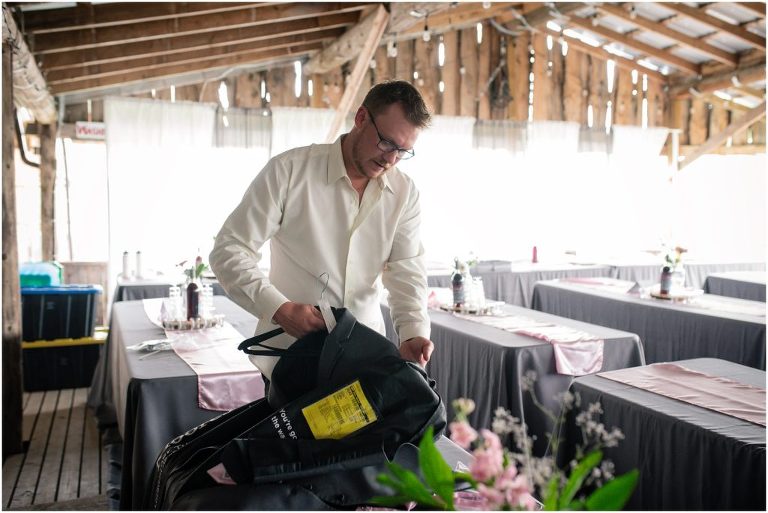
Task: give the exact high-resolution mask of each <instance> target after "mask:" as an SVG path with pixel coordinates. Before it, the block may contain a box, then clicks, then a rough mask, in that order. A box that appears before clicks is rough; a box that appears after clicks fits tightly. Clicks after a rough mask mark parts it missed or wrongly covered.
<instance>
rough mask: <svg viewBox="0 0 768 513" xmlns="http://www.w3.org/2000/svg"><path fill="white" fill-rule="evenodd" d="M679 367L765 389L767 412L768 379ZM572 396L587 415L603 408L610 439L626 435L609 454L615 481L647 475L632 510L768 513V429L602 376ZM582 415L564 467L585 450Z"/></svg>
mask: <svg viewBox="0 0 768 513" xmlns="http://www.w3.org/2000/svg"><path fill="white" fill-rule="evenodd" d="M675 363H676V364H678V365H681V366H683V367H686V368H687V369H691V370H693V371H698V372H701V373H704V374H707V375H709V376H718V377H724V378H727V379H730V380H733V381H736V382H738V383H742V384H746V385H752V386H753V387H757V388H759V389H762V390H763V396H762V397H763V403H762V406H763V411H764V408H765V402H764V401H765V395H764V391H765V372H764V371H760V370H757V369H753V368H750V367H745V366H743V365H739V364H736V363H732V362H728V361H724V360H719V359H712V358H699V359H691V360H684V361H679V362H675ZM685 381H686V380H685V379H681V380H680V382H682V383H685ZM571 391H572V392H578V393H579V394H580V395H581V406H580V409H581V410H586V409H587V408H588V405H589V404H590V403H594V402H597V401H599V402H600V404H601V405H602V409H603V414H602V416H601V418H600V419H599V420H600V422H602V423H603V424H604V425H605V428H606V429H608V430H609V431H610V430H611V429H612V428H613V427H614V426H615V427H618V428H620V429H621V430H622V432H623V433H624V436H625V439H624V440H622V441H620V442H619V445H618V447H614V448H607V449H605V451H604V452H605V457H606V458H607V459H609V460H611V461H613V463H614V465H615V466H616V472H615V474H616V475H620V474H623V473H625V472H627V471H629V470H631V469H638V470H639V472H640V477H639V480H638V484H637V488H636V489H635V492H634V494H633V495H632V497H631V498H630V500H629V502H628V503H627V505H626V506H625V509H626V510H705V511H706V510H758V511H765V506H766V503H765V491H766V486H765V485H766V481H765V479H766V475H765V464H766V462H765V426H762V425H759V424H757V423H753V422H749V421H747V420H742V419H740V418H736V417H732V416H730V415H727V414H725V413H720V412H718V411H716V410H713V409H707V408H704V407H701V406H696V405H694V404H690V403H688V402H684V401H681V400H678V399H673V398H671V397H666V396H664V395H660V394H658V393H655V392H651V391H649V390H645V389H642V388H636V387H634V386H631V385H628V384H624V383H621V382H618V381H614V380H612V379H608V378H606V377H601V375H600V374H599V373H598V374H595V375H590V376H583V377H580V378H577V379H576V380H574V382H573V384H572V386H571ZM580 409H578V408H577V409H574V410H573V411H572V412H571V413H570V415H569V416H568V417H567V420H566V429H565V430H564V435H563V437H562V440H561V441H562V445H561V451H562V453H561V454H560V456H562V458H561V459H560V462H561V463H564V462H567V460H568V459H569V458H570V457H571V455H572V454H573V450H574V447H575V446H576V445H577V444H579V443H581V431H580V429H579V428H577V427H576V426H575V417H576V415H577V414H578V413H579V411H580Z"/></svg>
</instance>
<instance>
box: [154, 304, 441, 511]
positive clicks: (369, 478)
mask: <svg viewBox="0 0 768 513" xmlns="http://www.w3.org/2000/svg"><path fill="white" fill-rule="evenodd" d="M334 315H335V317H336V321H337V324H336V327H335V328H334V329H333V330H332V332H331V333H330V334H329V333H328V332H327V331H325V330H323V331H319V332H316V333H312V334H310V335H308V336H306V337H302V338H300V339H298V340H296V342H294V344H293V345H292V346H290V347H289V348H287V349H281V348H275V347H270V346H269V345H268V344H266V343H265V342H266V341H267V340H268V339H269V338H271V337H273V336H275V335H277V334H279V333H281V332H282V330H281V329H278V330H274V331H272V332H269V333H264V334H262V335H259V336H257V337H253V338H251V339H248V340H246V341H244V342H243V343H241V344H240V349H242V350H244V351H245V352H246V353H249V354H259V355H266V356H280V360H279V361H278V362H277V364H276V365H275V368H274V370H273V372H272V380H271V383H270V390H269V398H268V399H266V398H265V399H260V400H258V401H254V402H253V403H250V404H247V405H244V406H241V407H240V408H237V409H235V410H232V411H230V412H227V413H225V414H223V415H221V416H219V417H216V418H215V419H212V420H210V421H208V422H205V423H203V424H201V425H200V426H198V427H195V428H193V429H192V430H190V431H188V432H187V433H185V434H183V435H181V436H179V437H177V438H176V439H174V440H173V441H171V442H170V443H169V444H168V445H167V446H166V447H165V449H164V450H163V452H162V453H161V454H160V456H159V457H158V459H157V462H156V463H155V467H154V469H153V472H152V483H151V486H150V488H149V491H148V493H147V496H146V497H145V503H144V508H145V509H177V508H183V509H194V508H202V509H212V508H215V505H216V504H220V505H221V507H222V509H239V507H238V504H239V506H242V507H243V508H250V509H282V508H279V507H276V504H279V503H280V500H278V499H276V496H275V495H274V493H273V492H274V491H275V490H281V492H280V494H284V493H285V492H286V490H293V492H292V493H291V494H289V498H286V501H287V502H286V504H285V507H286V508H287V509H324V508H326V507H327V508H329V509H334V508H352V507H355V506H358V505H363V504H366V502H367V501H369V500H370V498H371V497H373V496H375V495H387V494H388V493H389V491H388V490H387V489H383V488H382V487H381V485H379V484H378V483H377V482H376V480H375V477H376V475H377V474H378V473H379V472H382V471H383V470H384V468H385V463H386V462H387V461H392V460H397V461H398V462H401V463H404V465H405V466H406V467H411V468H412V469H414V470H417V468H418V465H417V459H416V457H415V456H414V451H416V449H415V447H413V446H412V445H410V444H418V443H419V441H420V440H421V437H422V436H423V434H424V432H425V431H426V429H427V427H429V426H433V427H434V430H435V437H436V438H437V437H439V436H440V435H441V434H442V432H443V430H444V429H445V424H446V412H445V406H444V404H443V402H442V399H441V398H440V396H439V395H438V394H437V391H436V390H435V383H434V381H433V380H431V379H429V378H428V377H427V375H426V372H425V371H424V369H422V368H421V367H420V366H419V365H417V364H415V363H413V362H409V361H406V360H403V359H402V358H401V357H400V354H399V351H398V349H397V348H396V347H395V345H394V344H392V342H390V341H389V340H388V339H387V338H386V337H384V336H382V335H381V334H379V333H377V332H376V331H374V330H372V329H370V328H368V327H367V326H365V325H364V324H361V323H359V322H357V320H356V319H355V318H354V316H353V315H352V314H351V313H350V312H349V311H347V310H346V309H335V310H334ZM220 464H221V465H223V466H224V468H225V469H226V472H227V474H228V476H229V477H230V478H231V479H232V480H233V481H234V482H235V483H237V486H233V485H220V484H218V483H216V482H215V481H214V479H213V478H212V477H211V476H210V475H209V474H208V470H210V469H211V468H214V467H217V468H220V467H218V466H219V465H220ZM275 483H280V484H281V486H280V487H277V488H275V487H274V484H275ZM244 487H245V488H246V489H247V490H249V491H248V493H244V494H241V495H240V497H241V498H242V501H243V502H242V503H238V504H233V503H232V502H233V501H232V500H230V501H223V502H220V503H217V502H215V501H214V500H213V499H212V498H213V497H225V496H228V495H227V490H228V489H231V490H232V491H234V490H240V491H242V490H243V488H244ZM286 487H287V488H286ZM270 490H272V492H271V491H270ZM275 493H276V492H275ZM228 497H232V499H233V500H234V501H237V500H239V499H235V498H234V496H228Z"/></svg>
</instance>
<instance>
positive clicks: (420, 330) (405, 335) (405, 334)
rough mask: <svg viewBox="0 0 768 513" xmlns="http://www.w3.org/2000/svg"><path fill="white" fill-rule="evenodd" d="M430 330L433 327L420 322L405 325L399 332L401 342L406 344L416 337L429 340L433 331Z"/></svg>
mask: <svg viewBox="0 0 768 513" xmlns="http://www.w3.org/2000/svg"><path fill="white" fill-rule="evenodd" d="M430 328H431V326H430V325H429V324H428V323H427V324H424V323H420V322H419V323H409V324H404V325H402V326H400V330H399V332H398V336H399V337H400V342H404V341H406V340H408V339H411V338H414V337H424V338H426V339H427V340H429V334H430V331H431V329H430Z"/></svg>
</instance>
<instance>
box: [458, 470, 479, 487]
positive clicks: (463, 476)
mask: <svg viewBox="0 0 768 513" xmlns="http://www.w3.org/2000/svg"><path fill="white" fill-rule="evenodd" d="M457 481H459V482H464V483H469V484H470V485H471V486H472V487H473V488H477V481H475V478H474V477H472V474H468V473H466V472H454V473H453V482H454V483H456V482H457Z"/></svg>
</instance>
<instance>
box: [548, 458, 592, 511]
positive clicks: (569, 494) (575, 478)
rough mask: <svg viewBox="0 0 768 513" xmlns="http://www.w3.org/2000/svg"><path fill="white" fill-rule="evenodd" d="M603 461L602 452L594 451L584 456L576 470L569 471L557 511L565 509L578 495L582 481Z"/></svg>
mask: <svg viewBox="0 0 768 513" xmlns="http://www.w3.org/2000/svg"><path fill="white" fill-rule="evenodd" d="M602 459H603V452H602V451H600V450H595V451H592V452H590V453H589V454H587V455H586V456H584V459H582V460H581V461H580V462H579V463H578V465H576V468H574V469H573V470H572V471H571V475H570V476H569V477H568V482H567V483H565V487H564V488H563V491H562V493H561V494H560V501H559V503H558V506H559V509H567V508H568V505H569V504H570V503H571V501H572V500H573V498H574V497H576V494H577V493H578V491H579V489H580V488H581V485H582V484H584V480H585V479H586V478H587V476H589V473H590V472H591V471H592V469H593V468H595V467H596V466H597V465H599V464H600V461H602Z"/></svg>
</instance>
